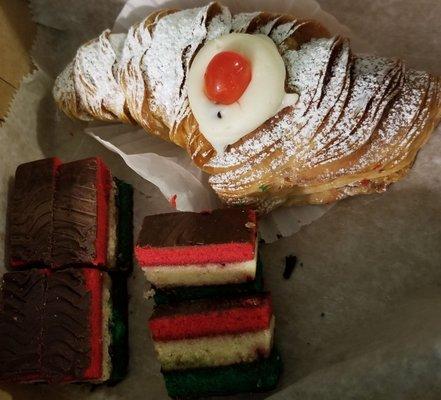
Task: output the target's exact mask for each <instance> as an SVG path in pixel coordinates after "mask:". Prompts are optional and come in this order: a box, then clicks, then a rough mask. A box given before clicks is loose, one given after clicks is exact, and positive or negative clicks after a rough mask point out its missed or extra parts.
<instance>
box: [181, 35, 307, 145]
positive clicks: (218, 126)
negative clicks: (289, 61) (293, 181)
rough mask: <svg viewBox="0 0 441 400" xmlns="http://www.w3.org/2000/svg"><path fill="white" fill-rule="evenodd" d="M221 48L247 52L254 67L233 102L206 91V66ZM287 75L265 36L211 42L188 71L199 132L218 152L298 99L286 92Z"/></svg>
mask: <svg viewBox="0 0 441 400" xmlns="http://www.w3.org/2000/svg"><path fill="white" fill-rule="evenodd" d="M222 51H235V52H238V53H240V54H242V55H244V56H245V57H246V58H247V59H248V60H249V61H250V63H251V67H252V78H251V82H250V84H249V85H248V87H247V89H246V90H245V92H244V93H243V95H242V97H241V98H240V99H239V100H238V101H237V102H235V103H233V104H230V105H222V104H215V103H213V102H212V101H210V100H209V99H208V97H207V96H206V95H205V91H204V87H205V80H204V76H205V71H206V69H207V66H208V64H209V63H210V61H211V60H212V58H213V57H214V56H215V55H216V54H218V53H220V52H222ZM285 78H286V69H285V63H284V61H283V59H282V57H281V56H280V54H279V51H278V49H277V47H276V45H275V44H274V42H273V41H272V40H271V39H270V38H269V37H267V36H266V35H260V34H259V35H250V34H245V33H231V34H228V35H224V36H221V37H219V38H217V39H214V40H211V41H208V42H207V43H206V44H205V45H204V46H203V47H202V48H201V50H199V52H198V53H197V55H196V57H195V58H194V61H193V64H192V65H191V68H190V71H189V74H188V80H187V89H188V98H189V102H190V107H191V110H192V112H193V114H194V116H195V118H196V120H197V122H198V123H199V129H200V131H201V132H202V134H203V135H204V137H205V138H206V139H207V140H208V141H209V142H210V144H211V145H212V146H213V147H214V149H215V150H216V151H217V152H218V153H222V152H223V151H224V149H225V147H226V146H228V145H230V144H233V143H235V142H237V141H238V140H239V139H241V138H242V137H243V136H245V135H247V134H248V133H250V132H252V131H253V130H254V129H256V128H258V127H259V126H260V125H262V124H263V123H264V122H265V121H266V120H267V119H269V118H271V117H273V116H274V115H276V114H277V112H278V111H280V110H281V109H282V108H285V107H287V106H289V105H293V104H295V103H296V102H297V100H298V96H297V95H296V94H287V93H285ZM219 116H220V117H221V118H219Z"/></svg>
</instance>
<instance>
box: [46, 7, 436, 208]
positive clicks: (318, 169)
mask: <svg viewBox="0 0 441 400" xmlns="http://www.w3.org/2000/svg"><path fill="white" fill-rule="evenodd" d="M230 32H242V33H250V34H264V35H267V36H269V37H270V38H271V39H272V40H273V41H274V43H275V44H276V45H277V48H278V49H279V52H280V54H281V56H282V58H283V60H284V62H285V65H286V72H287V76H286V88H285V89H286V91H287V92H288V93H297V94H298V95H299V101H298V102H297V103H296V104H295V105H294V106H288V107H285V108H283V109H282V110H280V111H279V112H278V114H277V115H275V116H274V117H273V118H271V119H269V120H267V121H266V122H265V123H264V124H262V125H261V126H260V127H259V128H257V129H256V130H254V131H253V132H250V133H249V134H248V135H246V136H244V137H243V138H242V139H240V140H239V141H238V142H236V143H234V144H232V145H230V146H228V147H227V149H226V150H225V152H223V153H222V154H220V153H219V154H217V153H216V151H215V150H214V149H213V147H212V146H211V144H210V143H209V142H208V141H207V140H206V139H205V138H204V136H203V134H202V133H201V132H200V130H199V128H198V123H197V121H196V119H195V117H194V116H193V114H192V111H191V109H190V106H189V101H188V95H187V73H188V70H189V68H190V65H191V62H192V60H193V58H194V56H195V54H196V53H197V51H198V50H199V49H200V48H201V46H202V45H203V44H204V43H205V42H206V41H207V40H211V39H214V38H217V37H219V36H222V35H224V34H227V33H230ZM440 91H441V85H440V79H439V78H438V77H434V76H431V75H430V74H428V73H425V72H419V71H415V70H412V69H408V68H406V67H405V66H404V65H403V63H402V62H401V61H400V60H396V59H386V58H379V57H373V56H357V55H354V54H353V53H352V51H351V48H350V43H349V40H348V39H345V38H342V37H332V36H331V35H330V34H329V32H328V31H327V30H326V28H324V27H323V26H321V25H320V24H319V23H317V22H315V21H310V20H298V19H296V18H295V17H294V16H288V15H277V14H270V13H266V12H256V13H246V14H245V13H242V14H237V15H234V16H232V15H231V13H230V11H229V10H228V9H227V8H226V7H224V6H221V5H220V4H218V3H210V4H209V5H207V6H206V7H202V8H195V9H189V10H183V11H176V10H159V11H156V12H155V13H153V14H151V15H149V16H148V17H147V18H146V19H145V20H144V21H142V22H140V23H138V24H136V25H134V26H132V27H131V28H130V30H129V32H128V34H127V35H125V34H111V32H110V31H109V30H106V31H104V32H103V33H102V34H101V35H100V36H99V37H98V38H96V39H93V40H91V41H90V42H88V43H86V44H84V45H83V46H81V47H80V48H79V49H78V52H77V54H76V56H75V58H74V60H73V61H72V62H71V63H70V64H69V65H68V66H67V67H66V69H65V70H64V71H63V72H62V73H61V74H60V76H59V77H58V78H57V80H56V83H55V87H54V97H55V100H56V102H57V103H58V105H59V107H60V108H61V109H62V110H63V111H64V112H65V113H66V114H67V115H68V116H70V117H73V118H79V119H82V120H95V119H96V120H102V121H121V122H128V123H133V124H137V125H140V126H141V127H142V128H144V129H145V130H146V131H147V132H149V133H151V134H155V135H157V136H160V137H161V138H163V139H166V140H169V141H171V142H173V143H175V144H177V145H179V146H181V147H182V148H184V149H185V150H186V151H187V153H188V154H189V156H190V157H191V158H192V160H193V162H194V163H195V164H196V165H197V166H198V167H199V168H201V169H202V170H203V171H205V172H207V173H208V174H209V175H210V178H209V182H210V184H211V186H212V187H213V189H214V190H215V191H216V193H217V194H218V195H219V197H220V198H221V199H222V200H223V201H224V202H225V203H226V204H228V205H250V206H253V207H255V208H257V209H259V210H260V211H263V212H265V211H269V210H271V209H273V208H275V207H277V206H279V205H282V204H284V205H291V204H323V203H329V202H333V201H336V200H339V199H342V198H345V197H347V196H352V195H356V194H367V193H374V192H382V191H384V190H385V189H386V188H387V187H388V186H389V184H391V183H392V182H395V181H397V180H399V179H400V178H402V177H403V176H404V175H406V173H407V172H408V171H409V169H410V168H411V166H412V163H413V162H414V160H415V157H416V155H417V152H418V150H419V149H420V148H421V147H422V146H423V144H424V143H425V142H426V141H427V139H428V138H429V135H430V134H431V133H432V131H433V130H434V128H435V127H436V125H437V124H438V122H439V120H440V118H441V95H440ZM244 118H246V116H244Z"/></svg>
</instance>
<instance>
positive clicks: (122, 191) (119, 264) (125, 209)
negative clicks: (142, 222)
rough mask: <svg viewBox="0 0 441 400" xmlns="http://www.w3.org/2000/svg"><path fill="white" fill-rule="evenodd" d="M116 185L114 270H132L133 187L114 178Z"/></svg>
mask: <svg viewBox="0 0 441 400" xmlns="http://www.w3.org/2000/svg"><path fill="white" fill-rule="evenodd" d="M114 180H115V184H116V187H117V195H116V202H115V203H116V207H117V209H118V226H117V235H118V243H117V260H116V270H118V271H127V272H131V271H132V270H133V188H132V186H131V185H129V184H128V183H125V182H123V181H121V180H119V179H116V178H114Z"/></svg>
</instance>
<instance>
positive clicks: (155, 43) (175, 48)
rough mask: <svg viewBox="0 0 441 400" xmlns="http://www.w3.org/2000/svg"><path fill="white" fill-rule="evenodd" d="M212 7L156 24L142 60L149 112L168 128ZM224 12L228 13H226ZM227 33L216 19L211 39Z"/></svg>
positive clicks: (173, 121)
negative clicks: (159, 117)
mask: <svg viewBox="0 0 441 400" xmlns="http://www.w3.org/2000/svg"><path fill="white" fill-rule="evenodd" d="M211 6H212V5H208V6H206V7H202V8H195V9H190V10H184V11H181V12H178V13H174V14H170V15H167V16H165V17H164V18H162V19H161V20H160V21H159V22H158V23H157V24H156V27H155V29H154V33H153V37H152V41H151V44H150V46H149V48H148V49H147V51H146V53H145V56H144V57H143V60H142V65H141V70H142V72H143V76H144V80H145V82H147V84H148V90H149V92H150V96H151V97H150V99H151V101H150V108H151V109H152V111H153V112H155V113H159V114H161V115H163V118H164V121H165V122H166V124H167V125H168V126H169V127H171V126H173V125H174V124H176V123H177V122H178V121H177V120H176V117H177V116H178V115H179V114H180V113H181V109H182V106H183V102H184V101H185V100H186V93H183V92H182V88H183V85H184V79H185V76H186V73H187V70H188V67H189V64H190V60H191V59H192V58H193V55H194V53H195V51H196V50H197V49H198V47H199V46H200V45H201V43H202V42H203V41H204V40H205V39H206V37H207V34H208V29H207V27H206V24H205V23H206V19H207V13H208V10H209V8H210V7H211ZM224 11H225V13H227V12H228V10H227V9H224ZM226 18H228V16H227V15H226ZM219 28H221V29H219ZM226 31H229V26H227V25H226V24H221V20H220V19H218V20H216V26H215V27H214V29H212V30H211V32H210V36H211V38H214V37H215V35H219V34H222V33H223V32H226ZM184 86H185V85H184Z"/></svg>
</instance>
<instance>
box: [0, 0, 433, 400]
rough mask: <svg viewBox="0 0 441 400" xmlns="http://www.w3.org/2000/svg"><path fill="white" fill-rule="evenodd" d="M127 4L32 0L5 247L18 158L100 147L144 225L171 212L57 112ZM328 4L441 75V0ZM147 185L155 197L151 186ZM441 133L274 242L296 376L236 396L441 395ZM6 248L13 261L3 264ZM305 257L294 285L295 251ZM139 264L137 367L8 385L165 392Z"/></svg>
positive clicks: (279, 302) (5, 175) (12, 146)
mask: <svg viewBox="0 0 441 400" xmlns="http://www.w3.org/2000/svg"><path fill="white" fill-rule="evenodd" d="M121 3H122V2H118V1H106V0H96V1H94V2H91V1H86V0H78V1H77V2H76V7H75V9H73V8H72V7H71V4H72V3H71V2H70V1H67V0H60V1H55V0H54V1H50V0H33V2H32V4H33V10H34V14H35V15H36V18H37V21H38V22H40V23H41V24H42V26H41V27H40V28H39V38H38V41H37V44H36V47H35V55H36V56H37V57H36V58H37V63H38V65H40V66H41V67H42V69H43V70H44V71H46V73H45V72H41V71H38V72H35V74H38V76H37V78H38V79H29V80H27V81H26V82H25V84H24V86H23V87H22V89H21V90H20V92H19V94H18V97H17V98H16V99H15V101H14V104H13V106H12V109H11V115H10V118H9V119H8V120H7V121H6V123H5V124H4V126H3V127H1V128H0V157H1V159H2V164H1V174H0V194H1V196H0V242H1V243H3V241H4V234H5V220H4V216H5V210H6V204H7V203H6V193H7V188H8V182H9V179H10V177H11V176H12V174H13V172H14V169H15V167H16V165H17V164H18V163H21V162H25V161H28V160H32V159H35V158H39V157H42V156H43V155H44V156H50V155H53V154H54V152H55V150H54V149H55V148H56V149H57V151H56V152H57V154H59V155H61V156H62V158H63V159H65V160H71V159H77V158H81V157H86V156H88V155H94V154H98V155H101V156H103V157H104V159H105V161H106V162H107V163H109V164H110V165H112V169H113V171H114V173H115V174H116V175H117V176H119V177H121V178H123V179H126V180H128V181H129V182H131V183H133V184H134V185H135V187H136V188H137V189H138V191H137V193H136V203H135V215H136V221H135V222H136V229H135V232H136V233H137V232H138V229H139V224H140V220H141V216H142V215H145V214H149V213H155V212H160V211H163V210H167V209H169V205H168V203H167V202H166V200H165V199H163V197H162V196H161V195H160V193H158V191H157V190H156V189H155V188H154V187H153V186H152V185H150V184H148V183H146V182H143V181H142V180H141V179H140V178H139V177H136V176H134V175H133V174H132V173H130V171H129V170H128V168H127V167H126V166H125V165H124V164H123V162H122V161H121V160H120V159H119V158H118V157H117V156H115V155H114V154H111V153H110V152H108V151H107V150H105V149H104V148H103V147H102V146H100V145H99V144H98V143H97V142H95V141H93V140H92V139H91V138H89V137H87V136H85V135H84V134H82V132H81V131H82V129H83V126H81V124H79V123H76V122H71V121H68V120H67V119H65V118H64V117H63V116H61V115H60V114H58V113H57V112H56V110H55V106H54V104H53V102H52V99H51V95H50V88H51V84H52V78H53V77H54V76H55V74H56V73H57V72H59V71H60V70H61V68H62V67H63V65H64V64H65V62H66V61H67V60H68V59H69V58H70V57H71V56H72V54H73V52H74V49H75V48H76V46H77V45H78V44H79V43H80V42H81V41H83V40H84V39H86V38H91V37H93V36H95V35H96V34H98V33H99V32H100V30H101V29H102V28H103V27H104V26H107V25H111V24H112V21H113V20H114V18H115V17H116V15H117V14H118V11H119V8H120V7H121ZM321 3H322V4H323V6H324V7H325V8H326V10H327V11H329V12H331V13H334V15H335V16H336V17H337V18H338V19H339V20H340V21H341V22H343V23H346V24H347V25H348V26H349V27H350V28H351V29H352V30H353V31H354V32H355V33H357V34H359V35H360V36H361V37H362V38H364V39H367V40H369V42H371V43H372V44H373V48H374V49H376V51H377V53H379V54H384V55H395V56H400V57H404V58H405V59H407V60H409V62H410V64H411V65H412V66H416V67H419V68H423V69H428V70H431V71H432V72H437V73H439V74H441V66H440V64H439V60H440V59H441V48H440V46H439V37H440V36H439V33H440V32H439V29H440V25H439V22H438V20H439V17H440V16H441V3H440V2H439V1H438V0H425V1H421V2H418V4H416V3H415V1H414V0H413V1H411V0H399V1H398V0H397V1H390V2H384V1H381V0H371V1H370V2H369V3H366V2H365V1H361V0H353V1H351V2H342V1H338V0H323V1H321ZM141 192H142V193H146V195H143V194H141ZM440 200H441V130H440V129H438V131H437V132H435V133H434V135H433V137H432V138H431V140H430V141H429V142H428V143H427V145H426V146H425V148H424V149H423V150H422V151H421V152H420V154H419V156H418V159H417V161H416V163H415V166H414V168H413V169H412V171H411V172H410V174H409V176H408V177H407V178H406V179H404V180H403V181H402V182H399V183H397V184H395V185H394V186H393V187H391V189H390V190H389V191H388V192H386V193H385V194H381V195H371V196H362V197H356V198H351V199H348V200H345V201H342V202H340V203H338V204H337V205H335V206H334V207H333V208H332V209H331V210H329V211H328V212H327V213H326V214H325V215H324V216H323V217H322V218H320V219H319V220H317V221H314V222H313V223H312V224H311V225H309V226H306V227H303V228H302V229H301V231H300V232H298V233H296V234H295V235H293V236H291V237H288V238H283V239H281V240H279V241H277V242H276V243H273V244H270V245H264V246H262V248H261V251H262V255H263V260H264V264H265V280H266V285H267V287H268V288H269V289H270V290H271V291H272V293H273V299H274V304H275V309H276V317H277V319H276V343H277V345H278V347H279V348H280V350H281V353H282V356H283V359H284V362H285V371H284V374H283V377H282V380H281V384H280V386H279V388H278V389H277V390H276V391H275V393H272V394H266V395H243V396H237V398H243V399H246V398H265V397H268V396H272V397H271V398H274V399H276V400H277V399H299V400H309V399H329V400H337V399H338V400H341V399H357V400H359V399H376V400H377V399H380V400H381V399H387V400H393V399H400V400H405V399H424V400H430V399H440V398H441V373H440V371H441V322H440V321H441V320H440V318H439V315H440V312H441V201H440ZM3 252H4V248H3V246H0V259H3ZM287 254H294V255H296V256H297V257H298V259H299V263H298V265H297V267H296V269H295V270H294V273H293V275H292V276H291V278H290V279H289V280H284V279H283V277H282V273H283V266H284V257H285V255H287ZM146 289H147V284H146V282H145V280H144V278H143V276H141V273H140V272H139V269H137V268H136V269H135V273H134V275H133V277H132V278H131V279H130V291H131V302H130V309H131V313H130V323H131V326H130V340H131V363H130V374H129V376H128V378H127V379H126V380H125V381H124V382H122V383H121V384H119V385H118V386H116V387H114V388H106V387H100V388H96V389H95V390H93V391H91V389H90V387H88V386H84V385H83V386H80V385H69V386H65V387H49V386H44V385H33V386H17V385H16V386H3V387H2V388H4V389H7V390H8V391H9V392H11V394H12V395H13V397H14V399H19V400H21V399H35V400H39V399H78V398H85V399H94V400H95V399H109V400H116V399H118V400H119V399H133V400H138V399H139V400H141V399H143V400H144V399H155V400H156V399H165V398H166V395H165V392H164V387H163V382H162V379H161V376H160V372H159V366H158V364H157V363H156V361H155V358H154V355H153V348H152V344H151V341H150V339H149V335H148V331H147V328H146V321H147V318H148V316H149V313H150V311H151V307H152V303H151V301H147V300H145V299H144V298H143V293H144V292H145V291H146Z"/></svg>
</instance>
